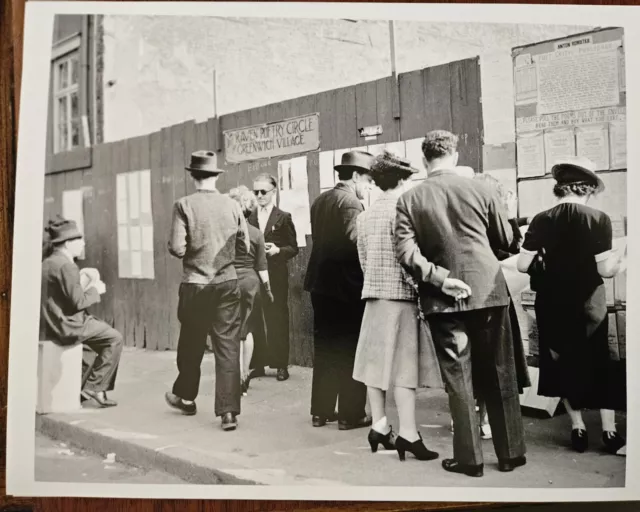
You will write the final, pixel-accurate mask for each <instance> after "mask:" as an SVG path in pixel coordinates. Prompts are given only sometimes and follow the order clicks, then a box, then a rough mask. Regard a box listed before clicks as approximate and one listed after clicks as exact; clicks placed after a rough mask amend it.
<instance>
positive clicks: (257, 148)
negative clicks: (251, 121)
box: [224, 113, 320, 163]
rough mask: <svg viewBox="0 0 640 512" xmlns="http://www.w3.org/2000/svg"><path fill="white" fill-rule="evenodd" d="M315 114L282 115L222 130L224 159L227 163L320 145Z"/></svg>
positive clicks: (297, 151)
mask: <svg viewBox="0 0 640 512" xmlns="http://www.w3.org/2000/svg"><path fill="white" fill-rule="evenodd" d="M318 121H319V114H317V113H316V114H308V115H305V116H300V117H295V118H292V119H285V120H284V121H277V122H275V123H266V124H261V125H255V126H248V127H246V128H237V129H233V130H226V131H225V132H224V151H225V159H226V160H227V162H230V163H239V162H248V161H251V160H260V159H262V158H273V157H277V156H282V155H293V154H296V153H306V152H307V151H315V150H317V149H319V148H320V125H319V122H318Z"/></svg>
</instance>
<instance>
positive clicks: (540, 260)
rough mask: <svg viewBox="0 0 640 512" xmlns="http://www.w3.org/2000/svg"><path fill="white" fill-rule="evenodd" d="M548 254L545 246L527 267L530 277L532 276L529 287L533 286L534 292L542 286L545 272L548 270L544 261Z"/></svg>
mask: <svg viewBox="0 0 640 512" xmlns="http://www.w3.org/2000/svg"><path fill="white" fill-rule="evenodd" d="M546 254H547V253H546V251H545V250H544V247H543V248H542V249H540V250H539V251H538V253H537V254H536V255H535V257H534V258H533V261H532V262H531V265H529V268H528V269H527V274H529V277H530V278H531V280H530V284H529V288H531V291H533V292H537V291H539V290H540V288H541V287H542V282H543V280H544V273H545V270H546V266H545V261H544V258H545V256H546Z"/></svg>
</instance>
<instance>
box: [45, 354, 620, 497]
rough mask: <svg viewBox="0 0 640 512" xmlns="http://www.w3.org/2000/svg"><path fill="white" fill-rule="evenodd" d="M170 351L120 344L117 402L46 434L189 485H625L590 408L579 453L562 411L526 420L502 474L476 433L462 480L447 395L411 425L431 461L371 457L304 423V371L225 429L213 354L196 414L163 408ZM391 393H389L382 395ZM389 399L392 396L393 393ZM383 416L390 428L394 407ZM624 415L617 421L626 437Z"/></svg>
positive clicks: (356, 439) (68, 418) (432, 396)
mask: <svg viewBox="0 0 640 512" xmlns="http://www.w3.org/2000/svg"><path fill="white" fill-rule="evenodd" d="M175 356H176V355H175V352H156V351H145V350H137V349H126V350H125V352H124V353H123V357H122V362H121V366H120V370H119V375H118V382H117V385H116V391H115V392H113V393H112V395H110V396H113V398H115V399H116V400H118V402H119V405H118V407H114V408H111V409H97V408H94V407H92V406H91V405H85V408H84V409H82V410H81V411H78V412H76V413H72V414H51V415H38V416H37V422H36V425H37V428H38V429H39V431H41V432H42V433H43V434H46V435H48V436H50V437H54V438H57V439H60V440H62V441H64V442H67V443H69V444H72V445H75V446H78V447H79V448H83V449H85V450H90V451H93V452H96V453H98V454H100V455H103V456H104V455H107V454H109V453H115V454H116V460H118V461H120V462H125V463H128V464H132V465H135V466H138V467H143V468H148V469H157V470H161V471H165V472H168V473H171V474H173V475H176V476H178V477H179V478H181V479H183V480H186V481H188V482H192V483H202V484H216V483H217V484H264V485H367V486H380V485H389V486H430V487H431V486H442V487H446V486H479V487H541V488H563V487H617V486H624V478H625V461H626V459H625V458H624V457H616V456H612V455H608V454H605V453H604V452H602V449H601V442H600V436H601V431H600V425H599V414H598V413H597V412H595V411H594V412H590V413H588V414H587V415H585V419H586V423H587V427H588V429H589V433H590V436H591V449H590V451H588V452H587V453H584V454H578V453H575V452H572V451H571V450H570V449H569V447H568V437H569V424H568V418H567V417H566V415H562V416H559V417H555V418H552V419H537V418H533V417H531V416H525V417H524V422H525V428H526V433H527V447H528V453H527V459H528V464H527V465H526V466H525V467H523V468H519V469H517V470H516V471H514V472H512V473H500V472H498V470H497V459H496V457H495V454H494V452H493V446H492V444H491V441H484V442H483V443H484V453H485V476H484V478H469V477H466V476H462V475H455V474H451V473H447V472H445V471H444V470H443V469H442V467H441V459H442V458H444V457H450V456H451V453H452V434H451V433H450V431H449V422H450V415H449V412H448V403H447V398H446V395H445V393H444V392H443V391H440V390H437V391H436V390H423V391H420V392H419V393H418V400H417V421H418V424H419V425H420V431H421V433H422V436H423V439H424V442H425V444H426V445H427V447H428V448H430V449H433V450H436V451H438V452H439V453H440V459H439V460H437V461H432V462H420V461H417V460H415V459H413V458H412V456H411V454H409V455H407V460H406V461H405V462H400V461H399V460H398V455H397V453H396V452H395V451H390V452H388V451H385V450H382V449H381V450H379V452H378V453H376V454H372V453H371V451H370V449H369V446H368V444H367V433H368V429H356V430H351V431H339V430H338V426H337V423H330V424H327V426H325V427H323V428H313V427H312V426H311V416H310V414H309V399H310V393H311V374H312V371H311V369H310V368H301V367H292V368H290V373H291V378H290V379H289V380H287V381H285V382H278V381H276V379H275V373H274V372H269V371H268V373H267V376H266V377H262V378H259V379H254V380H253V381H252V382H251V387H250V389H249V395H248V396H246V397H243V399H242V414H241V415H240V416H239V417H238V420H239V426H238V429H237V430H236V431H234V432H223V431H222V430H221V428H220V420H219V418H215V417H214V415H213V389H214V387H213V377H214V376H213V369H214V361H213V356H212V355H209V354H207V355H205V359H204V361H203V365H202V369H203V372H202V381H201V383H200V396H199V397H198V399H197V404H198V414H197V415H196V416H191V417H189V416H183V415H181V414H180V413H178V412H177V411H174V410H171V409H169V407H168V406H167V405H166V404H165V401H164V393H165V391H167V390H169V389H170V388H171V384H172V383H173V380H174V379H175V377H176V365H175ZM390 394H391V393H390ZM390 398H391V397H390ZM392 408H393V410H392V411H391V414H390V415H389V417H390V422H391V424H392V425H394V427H395V430H396V431H397V424H398V423H397V414H396V411H395V405H393V404H392ZM624 423H625V422H624V418H620V425H619V427H620V429H621V432H622V433H623V434H626V432H625V430H624V427H625V425H624Z"/></svg>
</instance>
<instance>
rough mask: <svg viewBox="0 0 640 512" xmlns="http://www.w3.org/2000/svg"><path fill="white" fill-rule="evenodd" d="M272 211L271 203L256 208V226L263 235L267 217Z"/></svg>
mask: <svg viewBox="0 0 640 512" xmlns="http://www.w3.org/2000/svg"><path fill="white" fill-rule="evenodd" d="M272 211H273V203H271V204H268V205H267V206H264V207H262V206H258V226H260V231H262V233H263V234H264V230H265V229H266V228H267V222H268V221H269V216H270V215H271V212H272Z"/></svg>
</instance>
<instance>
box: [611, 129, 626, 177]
mask: <svg viewBox="0 0 640 512" xmlns="http://www.w3.org/2000/svg"><path fill="white" fill-rule="evenodd" d="M609 154H610V158H611V169H624V168H626V167H627V123H626V121H618V122H613V123H609Z"/></svg>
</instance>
